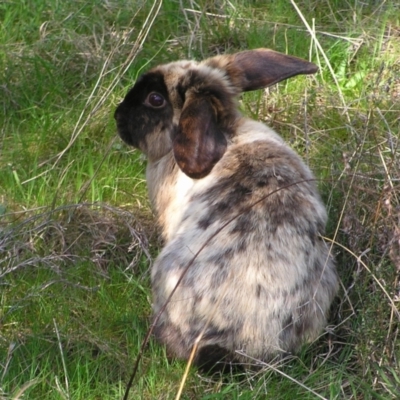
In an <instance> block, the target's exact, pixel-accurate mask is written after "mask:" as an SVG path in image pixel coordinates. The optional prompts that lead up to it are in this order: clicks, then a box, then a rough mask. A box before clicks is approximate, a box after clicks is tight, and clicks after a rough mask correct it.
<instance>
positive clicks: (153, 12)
mask: <svg viewBox="0 0 400 400" xmlns="http://www.w3.org/2000/svg"><path fill="white" fill-rule="evenodd" d="M161 5H162V0H157V1H154V3H153V5H152V7H151V9H150V11H149V14H148V16H147V18H146V20H145V22H144V23H143V25H142V28H141V30H140V32H139V33H138V35H137V37H136V40H135V42H134V43H133V46H132V50H131V52H130V54H129V56H128V58H127V59H126V61H125V62H124V63H123V64H122V65H121V66H120V68H119V71H118V72H116V74H115V77H114V78H113V80H112V82H111V84H110V85H109V86H108V87H107V88H106V89H105V90H104V93H102V95H101V97H100V99H99V100H98V101H97V102H96V103H95V104H94V106H93V107H91V108H90V105H91V103H92V100H93V98H94V97H95V94H96V92H97V91H98V90H99V88H101V82H102V80H103V79H104V77H105V76H107V75H108V74H109V73H110V72H111V71H110V70H108V66H109V63H110V61H111V60H112V58H113V56H114V53H115V52H116V51H117V49H118V47H119V46H120V45H121V44H123V43H124V42H125V41H126V40H127V38H129V37H130V36H131V35H132V32H133V28H132V29H131V31H130V32H129V33H128V34H127V35H126V36H125V37H121V38H120V43H119V44H118V45H116V46H115V47H114V48H113V49H112V50H111V52H110V54H109V55H108V56H107V59H106V61H105V62H104V64H103V66H102V68H101V71H100V73H99V76H98V79H97V82H96V83H95V85H94V87H93V90H92V93H91V94H90V95H89V97H88V99H87V101H86V105H85V106H84V107H83V109H82V112H81V114H80V117H79V118H78V121H77V122H76V124H75V127H74V130H73V132H72V135H71V138H70V140H69V143H68V145H67V146H66V147H65V148H64V149H63V150H62V151H61V152H60V153H59V154H57V155H56V156H54V157H53V158H56V161H55V162H54V163H53V166H52V168H55V166H56V165H57V164H58V162H59V161H60V159H61V158H62V157H63V155H64V154H65V153H66V152H67V151H68V150H69V149H70V148H71V147H72V145H73V144H74V142H75V141H76V139H77V137H78V136H79V135H80V134H81V132H82V131H83V129H84V128H85V126H86V125H87V124H88V122H89V121H90V119H91V118H92V117H93V115H95V114H96V112H97V111H98V110H99V109H100V108H101V106H102V105H103V104H104V103H105V101H106V99H107V97H108V96H109V95H110V94H111V93H112V91H113V90H114V89H115V87H116V85H117V84H118V82H119V80H120V79H121V77H122V76H123V75H124V74H125V73H126V71H127V70H128V69H129V67H130V66H131V65H132V63H133V62H134V60H135V59H136V57H137V55H138V54H139V52H140V50H141V49H142V47H143V44H144V42H145V41H146V39H147V36H148V34H149V32H150V30H151V28H152V26H153V24H154V21H155V19H156V18H157V15H158V13H159V11H160V8H161ZM139 11H140V10H139ZM139 11H138V12H139ZM136 15H137V13H136V14H135V15H134V16H133V18H132V20H131V23H130V25H131V26H134V24H133V21H134V20H135V17H136ZM89 108H90V110H89ZM85 115H86V117H85ZM82 121H83V122H82ZM49 161H51V160H47V161H45V162H44V163H41V164H40V165H44V164H45V163H48V162H49Z"/></svg>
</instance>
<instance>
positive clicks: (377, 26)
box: [0, 0, 400, 400]
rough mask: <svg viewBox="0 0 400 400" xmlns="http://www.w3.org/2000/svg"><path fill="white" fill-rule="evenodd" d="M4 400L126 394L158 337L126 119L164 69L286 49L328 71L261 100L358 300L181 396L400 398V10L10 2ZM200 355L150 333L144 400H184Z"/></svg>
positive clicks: (144, 215) (2, 165) (4, 95)
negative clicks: (307, 179)
mask: <svg viewBox="0 0 400 400" xmlns="http://www.w3.org/2000/svg"><path fill="white" fill-rule="evenodd" d="M0 20H1V21H2V24H1V25H0V49H1V51H0V93H1V95H0V107H1V112H0V126H1V130H0V399H20V398H26V399H119V398H122V397H123V394H124V391H125V388H126V383H127V381H128V380H129V376H130V374H131V372H132V369H133V365H134V362H135V358H136V357H137V355H138V353H139V351H140V347H141V343H142V341H143V338H144V336H145V335H146V331H147V329H148V327H149V316H150V309H151V296H150V282H149V269H150V266H151V260H152V259H154V257H155V256H156V254H157V251H158V249H159V246H160V243H159V240H158V236H157V232H156V229H155V227H154V220H153V217H152V214H151V211H150V208H149V204H148V200H147V194H146V185H145V181H144V168H145V162H144V160H143V159H142V157H141V156H140V154H139V153H138V152H136V151H135V150H132V149H131V148H127V147H126V146H125V145H124V144H122V142H121V141H120V140H119V139H118V138H117V137H116V129H115V123H114V120H113V111H114V110H115V107H116V105H117V104H118V102H119V101H120V100H121V99H122V97H123V96H124V94H125V93H126V91H127V89H128V88H129V87H130V86H131V85H132V84H133V83H134V81H135V79H136V78H137V76H138V75H139V74H140V73H141V72H142V71H143V69H145V68H147V67H148V66H150V65H156V64H157V63H162V62H166V61H171V60H176V59H180V58H188V57H191V58H196V59H202V58H205V57H208V56H211V55H215V54H218V53H225V52H234V51H237V50H241V49H247V48H256V47H270V48H273V49H276V50H278V51H281V52H288V53H290V54H293V55H297V56H299V57H303V58H308V57H310V58H311V59H312V60H313V61H314V62H315V63H317V64H318V65H319V67H320V72H319V73H318V74H317V75H316V76H314V77H297V78H294V79H292V80H289V81H287V82H284V83H281V84H279V85H278V86H277V87H275V88H271V89H269V90H266V91H264V92H262V91H259V92H255V93H247V94H245V95H244V96H243V98H242V101H241V104H242V107H243V112H244V113H246V114H247V115H249V116H251V117H253V118H256V119H259V120H263V121H265V122H266V123H268V124H269V125H270V126H272V127H273V128H275V129H276V130H277V131H279V132H280V133H281V134H282V136H283V137H284V138H285V139H286V140H287V141H288V142H289V143H291V145H292V146H293V147H294V148H295V149H296V150H297V151H298V152H299V153H300V154H302V156H303V157H304V159H305V160H306V161H307V162H308V163H309V164H310V166H311V168H312V169H313V171H314V172H315V174H316V176H317V177H318V179H320V181H319V183H320V188H321V191H322V193H323V197H324V200H325V201H326V204H327V207H328V211H329V215H330V223H329V227H328V232H327V238H328V239H330V240H332V241H333V242H334V243H335V244H334V252H335V255H336V258H337V263H338V268H339V272H340V277H341V292H340V295H339V297H338V299H337V301H336V302H335V304H333V306H332V315H331V320H330V325H329V326H328V328H327V330H326V332H324V334H322V335H321V338H320V339H319V340H318V341H317V342H315V343H312V344H311V345H309V346H306V347H305V348H304V350H303V351H302V353H301V354H299V355H296V356H293V357H292V358H290V359H286V360H284V361H280V362H278V361H277V362H276V363H273V364H271V365H266V366H265V368H264V369H263V370H262V371H258V372H247V373H241V374H240V373H238V374H232V375H230V376H229V375H228V376H224V377H219V376H214V377H206V376H204V375H201V374H199V373H198V372H197V371H196V369H195V368H192V369H191V370H190V373H189V376H188V377H187V379H186V381H185V384H184V388H183V394H182V397H181V398H182V399H204V400H205V399H267V398H268V399H317V398H320V399H321V398H322V399H391V398H393V399H395V398H398V397H399V393H400V344H399V343H400V342H399V340H400V339H399V328H400V324H399V321H400V307H399V305H400V282H399V276H400V275H399V274H400V201H399V193H400V173H399V171H400V148H399V145H400V143H399V133H398V132H399V126H400V120H399V115H400V114H399V113H400V40H399V39H400V8H399V5H398V4H397V3H396V2H388V1H387V2H386V1H382V2H380V1H366V2H360V1H357V0H324V1H316V0H312V1H306V0H298V1H296V2H295V1H294V0H292V1H281V2H279V1H278V2H276V1H264V0H248V1H244V0H231V1H226V0H218V1H209V0H198V1H197V2H195V1H192V0H179V1H178V0H164V2H161V0H155V1H154V2H148V1H144V0H143V1H139V0H137V1H128V0H108V1H101V0H95V1H88V0H76V1H73V2H66V1H65V2H60V1H57V0H47V1H44V0H18V1H16V0H5V1H3V2H1V3H0ZM184 370H185V363H184V362H181V361H174V360H173V361H171V360H168V359H167V357H166V355H165V350H164V349H163V348H162V346H160V345H159V344H157V343H155V342H153V341H151V342H150V344H149V346H148V347H147V348H146V349H145V350H144V353H143V359H142V362H141V364H140V368H139V371H138V374H137V376H136V378H135V381H134V383H133V386H132V388H131V391H130V398H132V399H173V398H175V396H176V394H177V392H178V388H179V385H180V382H181V380H182V379H183V376H184Z"/></svg>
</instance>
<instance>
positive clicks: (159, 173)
mask: <svg viewBox="0 0 400 400" xmlns="http://www.w3.org/2000/svg"><path fill="white" fill-rule="evenodd" d="M316 71H317V67H316V66H315V65H314V64H312V63H310V62H307V61H304V60H301V59H298V58H296V57H291V56H288V55H284V54H280V53H277V52H275V51H272V50H267V49H258V50H250V51H243V52H240V53H237V54H232V55H222V56H217V57H213V58H210V59H207V60H205V61H202V62H195V61H178V62H173V63H170V64H166V65H161V66H158V67H155V68H153V69H151V70H150V71H149V72H147V73H145V74H143V75H142V76H141V77H140V78H139V79H138V80H137V82H136V84H135V85H134V87H133V88H132V89H131V90H130V91H129V92H128V94H127V95H126V97H125V99H124V100H123V102H122V103H121V104H120V105H119V106H118V108H117V110H116V112H115V118H116V121H117V126H118V132H119V134H120V136H121V137H122V139H123V140H124V141H125V142H126V143H128V144H130V145H133V146H135V147H137V148H139V149H140V150H141V151H143V152H144V153H145V154H146V155H147V158H148V164H147V174H146V177H147V184H148V190H149V195H150V199H151V202H152V204H153V207H154V210H155V212H156V214H157V217H158V222H159V225H160V227H161V229H162V235H163V238H164V241H165V246H164V248H163V249H162V251H161V253H160V255H159V256H158V258H157V260H156V262H155V264H154V267H153V269H152V290H153V310H154V315H157V313H158V312H159V310H160V309H161V308H162V306H163V305H164V303H165V302H166V300H167V298H168V296H169V295H170V293H171V291H172V290H173V289H174V287H175V286H176V284H177V282H178V280H179V278H180V277H181V275H182V273H183V271H184V270H185V268H186V267H187V265H188V264H189V262H190V261H191V260H192V259H193V257H194V255H195V254H196V253H197V252H198V251H199V250H200V249H201V248H202V246H205V247H204V249H202V250H201V251H200V253H199V254H198V256H197V257H196V258H195V260H194V262H193V264H192V265H191V266H190V267H189V268H188V270H187V272H186V274H185V275H184V277H183V279H182V281H181V283H180V284H179V286H178V288H177V290H176V292H175V293H174V295H173V296H172V298H171V300H170V301H169V303H168V305H167V307H166V309H165V311H164V312H163V313H162V314H161V317H160V319H159V321H158V323H157V325H156V329H155V334H156V337H157V338H158V339H159V340H160V341H161V342H162V343H165V344H166V346H167V349H168V351H169V353H170V354H172V355H175V356H178V357H181V358H188V357H189V355H190V352H191V350H192V347H193V344H194V342H195V340H196V338H197V337H198V336H199V334H200V333H201V332H204V334H203V336H202V338H201V340H200V343H199V351H198V353H197V354H198V355H197V358H196V361H197V363H198V364H202V363H204V362H207V361H211V362H212V363H213V362H214V361H215V360H218V359H220V358H222V357H223V356H226V358H225V360H226V361H233V360H236V361H238V362H241V363H246V362H248V361H249V359H248V358H247V356H249V357H250V358H251V359H257V360H261V361H268V360H270V359H271V358H272V357H274V356H276V355H279V354H284V353H288V352H294V351H296V350H297V349H298V348H299V347H300V346H301V344H303V343H304V342H308V341H312V340H313V339H315V338H316V337H317V336H318V335H319V334H320V332H321V330H322V329H323V327H324V325H325V324H326V318H327V314H328V310H329V307H330V304H331V302H332V299H333V298H334V296H335V294H336V292H337V288H338V279H337V274H336V269H335V265H334V262H333V259H332V257H331V255H330V254H329V247H328V246H327V245H326V244H325V242H324V241H323V240H322V239H321V237H320V235H321V234H323V233H324V229H325V224H326V219H327V216H326V211H325V207H324V205H323V203H322V202H321V199H320V196H319V194H318V192H317V189H316V185H315V182H314V177H313V175H312V173H311V172H310V170H309V168H308V167H307V166H306V165H305V164H304V162H303V161H302V160H301V159H300V157H299V156H298V155H297V154H296V153H295V152H294V151H293V150H292V149H290V148H289V147H288V146H287V145H286V144H285V143H284V142H283V140H282V138H281V137H280V136H279V135H278V134H277V133H276V132H274V131H273V130H272V129H270V128H268V127H267V126H265V125H264V124H262V123H259V122H256V121H253V120H251V119H249V118H246V117H243V116H242V115H241V114H240V112H239V111H238V109H237V96H238V95H239V94H240V93H241V92H244V91H249V90H256V89H260V88H265V87H267V86H270V85H272V84H274V83H276V82H279V81H281V80H283V79H286V78H289V77H291V76H294V75H298V74H311V73H315V72H316ZM229 221H230V222H229ZM219 230H220V231H219ZM217 232H218V233H217ZM203 330H204V331H203Z"/></svg>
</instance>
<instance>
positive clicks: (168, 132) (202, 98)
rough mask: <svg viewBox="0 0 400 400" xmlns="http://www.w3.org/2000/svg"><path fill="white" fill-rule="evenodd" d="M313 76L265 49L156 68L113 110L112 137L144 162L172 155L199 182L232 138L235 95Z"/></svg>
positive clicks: (300, 63) (304, 65)
mask: <svg viewBox="0 0 400 400" xmlns="http://www.w3.org/2000/svg"><path fill="white" fill-rule="evenodd" d="M316 71H317V67H316V66H315V65H314V64H312V63H310V62H308V61H304V60H301V59H299V58H296V57H292V56H288V55H285V54H281V53H278V52H275V51H272V50H268V49H258V50H249V51H243V52H240V53H236V54H232V55H221V56H216V57H213V58H209V59H207V60H205V61H203V62H200V63H197V62H194V61H178V62H173V63H170V64H166V65H161V66H158V67H155V68H153V69H151V70H150V71H149V72H147V73H145V74H143V75H142V76H141V77H140V78H139V79H138V80H137V82H136V84H135V86H134V87H133V88H132V89H131V90H130V91H129V92H128V94H127V95H126V97H125V99H124V100H123V102H122V103H121V104H120V105H119V106H118V108H117V110H116V112H115V118H116V120H117V126H118V132H119V134H120V136H121V138H122V139H123V140H124V141H125V142H126V143H128V144H130V145H132V146H135V147H137V148H139V149H140V150H142V151H143V152H144V153H145V154H146V155H147V156H148V158H149V161H151V162H155V161H157V160H158V159H160V158H161V157H163V156H165V155H166V154H167V153H169V152H170V151H171V150H172V151H173V154H174V157H175V160H176V162H177V164H178V166H179V168H180V169H181V170H182V171H183V172H184V173H185V174H186V175H188V176H189V177H191V178H194V179H199V178H203V177H205V176H206V175H208V174H209V173H210V171H211V170H212V168H213V167H214V165H215V164H216V163H217V162H218V161H219V160H220V159H221V157H222V156H223V154H224V153H225V150H226V148H227V145H228V143H229V140H230V138H231V137H232V136H233V135H234V134H235V131H236V129H235V128H236V124H237V121H238V117H239V116H240V114H239V113H238V111H237V106H236V100H235V99H236V96H237V95H238V94H239V93H241V92H244V91H250V90H256V89H261V88H265V87H267V86H270V85H272V84H274V83H277V82H279V81H282V80H284V79H286V78H289V77H291V76H295V75H298V74H312V73H315V72H316Z"/></svg>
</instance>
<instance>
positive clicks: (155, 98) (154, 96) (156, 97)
mask: <svg viewBox="0 0 400 400" xmlns="http://www.w3.org/2000/svg"><path fill="white" fill-rule="evenodd" d="M145 104H146V105H148V106H150V107H153V108H161V107H163V106H164V105H165V99H164V97H163V96H161V94H159V93H157V92H151V93H150V94H149V95H148V96H147V98H146V100H145Z"/></svg>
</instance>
